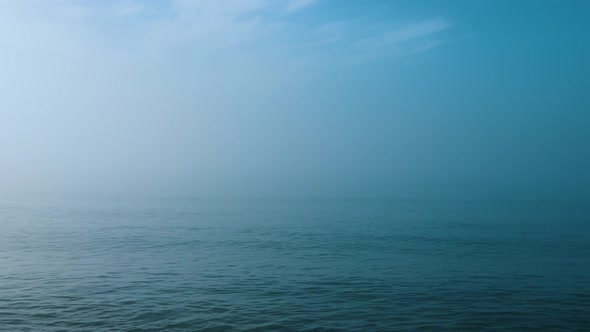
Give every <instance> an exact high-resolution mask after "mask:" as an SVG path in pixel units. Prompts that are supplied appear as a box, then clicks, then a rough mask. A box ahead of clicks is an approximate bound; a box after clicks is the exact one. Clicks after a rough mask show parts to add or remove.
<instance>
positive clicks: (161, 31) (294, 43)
mask: <svg viewBox="0 0 590 332" xmlns="http://www.w3.org/2000/svg"><path fill="white" fill-rule="evenodd" d="M318 2H320V1H319V0H280V1H273V0H223V1H220V0H168V1H164V2H159V3H156V2H153V1H147V0H107V1H104V2H87V1H81V0H55V1H53V2H51V4H49V3H48V2H46V1H41V0H23V1H19V2H14V1H8V0H0V11H4V15H7V14H6V13H9V15H10V13H12V15H13V16H14V17H17V18H18V17H19V15H28V16H34V17H35V18H36V19H42V20H45V21H50V22H51V23H52V24H54V25H61V26H63V27H64V29H65V30H68V29H71V30H77V29H78V28H79V27H80V26H77V27H72V26H67V25H68V24H70V23H68V20H73V21H75V22H76V23H75V24H78V25H80V24H82V25H86V26H89V27H91V28H92V29H90V30H91V31H95V32H96V31H98V32H97V33H101V31H103V32H104V33H105V34H108V33H110V34H111V35H110V36H107V37H106V39H122V38H132V39H129V40H121V42H119V43H118V45H129V46H128V47H137V46H141V45H143V47H148V48H149V49H151V50H167V49H170V48H176V47H182V48H186V47H188V48H190V49H192V50H193V51H194V52H197V53H200V54H215V53H217V52H220V51H224V52H226V51H228V50H232V49H234V48H236V47H240V50H241V51H243V50H244V48H249V49H258V50H261V51H262V50H264V49H265V48H267V47H271V48H273V49H277V48H281V49H285V50H286V49H297V50H298V54H301V53H305V54H307V55H311V54H320V55H321V54H324V55H327V56H336V55H335V54H336V52H337V53H338V54H339V55H337V56H339V57H341V58H343V59H344V60H345V61H347V60H348V59H349V58H350V57H354V58H356V59H358V61H364V60H366V61H370V60H371V59H374V58H378V57H389V56H392V55H400V54H403V53H415V52H421V51H426V50H428V49H432V48H434V47H436V46H437V45H441V44H443V42H444V40H443V39H441V38H440V33H441V32H443V31H445V30H448V29H449V28H450V27H451V26H452V24H451V23H450V22H449V21H448V20H444V19H439V18H437V19H429V20H421V21H412V22H410V23H407V24H395V23H394V22H366V21H361V20H359V19H358V18H355V17H351V18H350V19H347V20H343V21H338V22H334V21H326V22H323V23H321V25H318V24H315V25H313V24H312V25H310V24H309V23H305V24H303V23H301V22H299V21H298V20H299V16H298V15H291V14H293V13H296V12H299V11H301V10H303V9H309V7H310V6H312V5H316V4H318ZM327 4H329V2H328V1H321V5H327ZM319 7H320V6H318V8H319ZM314 9H315V6H314ZM144 12H147V13H150V14H149V15H139V14H141V13H144ZM0 16H2V14H1V13H0ZM120 23H125V24H123V25H121V24H120ZM72 24H73V23H72ZM112 26H117V27H120V28H121V29H133V33H132V34H126V33H125V31H114V28H111V27H112ZM139 51H141V50H138V52H139ZM362 59H364V60H362Z"/></svg>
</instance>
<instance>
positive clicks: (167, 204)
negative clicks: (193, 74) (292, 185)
mask: <svg viewBox="0 0 590 332" xmlns="http://www.w3.org/2000/svg"><path fill="white" fill-rule="evenodd" d="M405 330H409V331H420V330H424V331H541V330H542V331H551V330H554V331H590V208H589V207H587V206H585V205H584V204H581V203H563V202H499V201H489V202H451V201H394V200H303V199H301V200H284V201H282V200H200V199H188V198H182V199H166V200H164V199H162V200H149V201H147V200H146V201H141V202H129V201H117V200H102V201H99V200H96V201H94V200H80V201H76V202H74V201H65V202H61V203H58V202H52V203H49V202H45V203H44V202H39V201H37V202H35V203H30V202H29V203H25V202H14V201H12V202H3V203H1V204H0V331H405Z"/></svg>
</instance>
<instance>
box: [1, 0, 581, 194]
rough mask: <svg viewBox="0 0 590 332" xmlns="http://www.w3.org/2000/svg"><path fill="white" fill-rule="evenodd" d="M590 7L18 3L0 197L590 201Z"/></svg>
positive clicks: (115, 0) (5, 62) (114, 0)
mask: <svg viewBox="0 0 590 332" xmlns="http://www.w3.org/2000/svg"><path fill="white" fill-rule="evenodd" d="M581 9H590V5H589V3H588V2H586V1H568V2H562V1H549V0H548V1H542V2H539V1H519V2H513V1H507V0H498V1H485V2H484V1H422V2H420V3H416V2H414V1H405V0H400V1H385V0H383V1H371V2H360V1H353V0H343V1H340V0H338V1H335V0H280V1H267V0H250V1H239V0H228V1H215V0H195V1H188V0H184V1H181V0H176V1H175V0H170V1H168V0H166V1H157V2H156V1H134V0H109V1H79V0H59V1H58V0H56V1H35V0H29V1H8V0H0V42H1V46H0V73H1V74H0V89H1V90H0V91H2V94H1V96H0V195H3V196H10V195H13V194H21V193H49V194H55V195H58V194H61V193H81V194H95V193H96V194H108V193H118V194H120V193H128V194H131V195H133V194H145V193H162V194H166V193H170V194H194V195H200V196H207V195H211V196H224V195H230V196H351V197H352V196H359V197H375V196H378V197H400V198H404V197H405V198H428V197H435V198H474V197H475V198H516V199H518V198H522V199H545V198H552V199H588V198H589V197H590V189H589V188H590V176H588V169H590V153H589V149H588V143H589V142H590V94H588V91H589V88H590V85H589V76H590V75H589V74H590V62H589V60H588V59H590V52H589V49H590V45H589V43H588V31H590V24H589V23H588V21H587V20H586V17H585V16H586V15H585V13H587V10H581Z"/></svg>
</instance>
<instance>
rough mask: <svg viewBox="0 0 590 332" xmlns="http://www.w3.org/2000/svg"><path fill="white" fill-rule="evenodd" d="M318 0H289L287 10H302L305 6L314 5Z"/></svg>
mask: <svg viewBox="0 0 590 332" xmlns="http://www.w3.org/2000/svg"><path fill="white" fill-rule="evenodd" d="M317 1H318V0H289V2H287V8H286V11H287V12H295V11H298V10H301V9H303V8H305V7H308V6H310V5H312V4H313V3H315V2H317Z"/></svg>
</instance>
